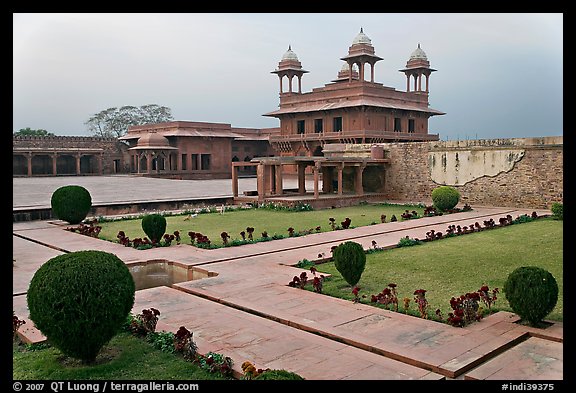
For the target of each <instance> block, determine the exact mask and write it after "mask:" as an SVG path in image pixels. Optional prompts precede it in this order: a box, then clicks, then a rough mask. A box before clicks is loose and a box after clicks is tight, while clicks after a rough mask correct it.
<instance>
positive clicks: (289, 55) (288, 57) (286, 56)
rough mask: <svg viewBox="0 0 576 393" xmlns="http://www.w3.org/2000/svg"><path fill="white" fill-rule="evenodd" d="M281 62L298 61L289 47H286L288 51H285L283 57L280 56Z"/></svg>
mask: <svg viewBox="0 0 576 393" xmlns="http://www.w3.org/2000/svg"><path fill="white" fill-rule="evenodd" d="M282 60H296V61H298V56H296V53H294V52H293V51H292V47H291V46H288V50H287V51H286V53H284V56H282Z"/></svg>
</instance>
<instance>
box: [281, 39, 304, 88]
mask: <svg viewBox="0 0 576 393" xmlns="http://www.w3.org/2000/svg"><path fill="white" fill-rule="evenodd" d="M307 72H308V71H306V70H304V69H302V64H301V63H300V60H298V56H297V55H296V53H294V51H293V50H292V45H288V50H287V51H286V52H285V53H284V55H283V56H282V60H280V62H279V63H278V68H277V69H275V70H274V71H272V73H273V74H276V75H278V78H279V79H280V94H283V93H284V90H283V87H282V80H283V79H284V77H286V78H287V79H288V93H289V94H292V93H293V91H292V80H293V79H294V77H296V78H298V94H300V93H302V75H304V74H305V73H307Z"/></svg>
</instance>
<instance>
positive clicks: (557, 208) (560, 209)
mask: <svg viewBox="0 0 576 393" xmlns="http://www.w3.org/2000/svg"><path fill="white" fill-rule="evenodd" d="M551 210H552V214H553V215H554V218H555V219H557V220H564V204H563V203H559V202H554V203H553V204H552V208H551Z"/></svg>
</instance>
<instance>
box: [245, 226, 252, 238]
mask: <svg viewBox="0 0 576 393" xmlns="http://www.w3.org/2000/svg"><path fill="white" fill-rule="evenodd" d="M246 232H248V240H254V238H253V236H252V234H253V233H254V228H253V227H247V228H246Z"/></svg>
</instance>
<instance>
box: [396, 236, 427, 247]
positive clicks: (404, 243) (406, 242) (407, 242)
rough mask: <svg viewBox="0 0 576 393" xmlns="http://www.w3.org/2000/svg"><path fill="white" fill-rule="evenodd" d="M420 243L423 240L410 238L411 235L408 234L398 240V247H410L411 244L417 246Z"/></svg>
mask: <svg viewBox="0 0 576 393" xmlns="http://www.w3.org/2000/svg"><path fill="white" fill-rule="evenodd" d="M418 244H422V242H421V241H420V240H418V239H410V237H409V236H406V237H403V238H401V239H400V240H399V241H398V244H397V245H396V247H410V246H416V245H418Z"/></svg>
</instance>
